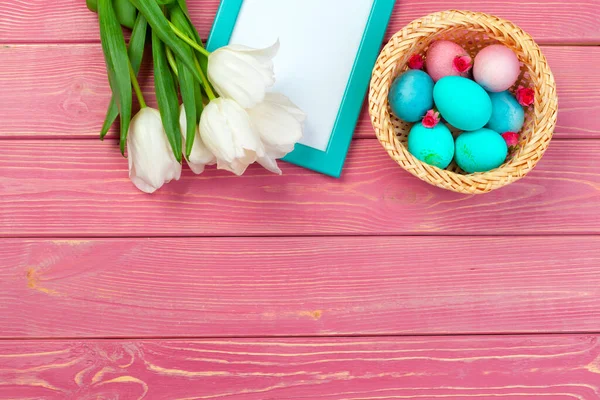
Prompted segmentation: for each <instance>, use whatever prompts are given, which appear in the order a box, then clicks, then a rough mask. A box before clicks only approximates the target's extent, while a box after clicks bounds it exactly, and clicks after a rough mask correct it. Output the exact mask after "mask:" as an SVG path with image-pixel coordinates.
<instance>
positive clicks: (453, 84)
mask: <svg viewBox="0 0 600 400" xmlns="http://www.w3.org/2000/svg"><path fill="white" fill-rule="evenodd" d="M433 99H434V101H435V105H436V107H437V109H438V111H439V112H440V114H441V115H442V117H444V119H445V120H446V121H448V123H449V124H450V125H452V126H454V127H456V128H458V129H460V130H463V131H476V130H477V129H480V128H483V127H484V126H485V125H486V124H487V123H488V122H489V120H490V117H491V116H492V101H491V100H490V96H489V95H488V93H487V92H486V91H485V90H484V89H483V88H482V87H481V86H479V85H478V84H477V83H475V82H474V81H472V80H470V79H467V78H463V77H460V76H446V77H444V78H442V79H440V80H439V81H438V82H437V83H436V84H435V87H434V88H433Z"/></svg>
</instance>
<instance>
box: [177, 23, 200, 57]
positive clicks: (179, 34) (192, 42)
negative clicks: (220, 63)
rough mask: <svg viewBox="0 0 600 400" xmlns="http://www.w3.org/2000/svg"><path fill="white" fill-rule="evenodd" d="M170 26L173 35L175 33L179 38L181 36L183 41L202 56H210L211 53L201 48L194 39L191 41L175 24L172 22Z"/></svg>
mask: <svg viewBox="0 0 600 400" xmlns="http://www.w3.org/2000/svg"><path fill="white" fill-rule="evenodd" d="M169 26H171V29H172V30H173V33H175V34H176V35H177V36H179V37H180V38H181V40H183V41H184V42H186V43H187V44H189V45H190V46H192V47H193V48H194V49H195V50H196V51H198V52H199V53H200V54H202V55H204V56H206V57H208V56H210V51H208V50H206V49H205V48H204V47H202V46H200V45H199V44H198V43H196V41H194V39H191V38H190V37H188V36H187V35H186V34H185V33H183V32H181V31H180V30H179V29H178V28H177V27H176V26H175V25H173V23H172V22H171V21H169Z"/></svg>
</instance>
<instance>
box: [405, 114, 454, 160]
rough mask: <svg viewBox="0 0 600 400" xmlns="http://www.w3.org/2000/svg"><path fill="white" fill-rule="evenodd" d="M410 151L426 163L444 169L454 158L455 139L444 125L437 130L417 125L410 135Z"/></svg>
mask: <svg viewBox="0 0 600 400" xmlns="http://www.w3.org/2000/svg"><path fill="white" fill-rule="evenodd" d="M408 151H409V152H410V153H411V154H412V155H413V156H415V157H416V158H417V159H419V160H421V161H423V162H424V163H426V164H429V165H433V166H436V167H438V168H442V169H444V168H446V167H447V166H448V165H450V163H451V162H452V158H453V157H454V138H453V137H452V133H451V132H450V129H448V128H447V127H446V125H444V124H437V126H436V127H435V128H425V127H424V126H423V124H421V123H419V124H415V125H414V126H413V127H412V129H411V130H410V132H409V134H408Z"/></svg>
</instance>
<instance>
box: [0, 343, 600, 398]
mask: <svg viewBox="0 0 600 400" xmlns="http://www.w3.org/2000/svg"><path fill="white" fill-rule="evenodd" d="M598 374H600V346H599V345H598V336H596V335H593V336H571V335H565V336H562V335H561V336H521V337H510V336H503V337H430V338H372V339H369V338H347V339H327V340H325V339H297V340H292V339H285V340H264V339H261V340H259V339H256V340H221V341H198V340H185V341H172V340H153V341H140V340H118V341H54V342H49V341H3V342H1V343H0V398H2V399H14V398H19V399H24V398H35V399H42V398H43V399H65V398H85V399H92V398H94V399H96V398H103V399H105V398H106V399H108V398H111V399H113V398H115V399H116V398H119V399H125V400H129V399H213V398H219V399H243V400H253V399H330V400H342V399H343V400H350V399H352V400H358V399H361V400H365V399H440V398H451V399H461V400H462V399H465V400H466V399H491V398H502V399H509V400H520V399H537V398H539V399H552V400H572V399H580V400H584V399H585V400H594V399H599V398H600V394H599V392H598V379H599V376H598Z"/></svg>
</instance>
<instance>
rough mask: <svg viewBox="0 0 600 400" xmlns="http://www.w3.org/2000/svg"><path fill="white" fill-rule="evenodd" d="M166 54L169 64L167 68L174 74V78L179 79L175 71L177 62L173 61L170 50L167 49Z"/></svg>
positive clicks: (177, 72)
mask: <svg viewBox="0 0 600 400" xmlns="http://www.w3.org/2000/svg"><path fill="white" fill-rule="evenodd" d="M166 53H167V61H168V62H169V66H170V67H171V70H172V71H173V73H174V74H175V77H177V78H179V71H178V70H177V61H175V57H174V56H173V52H172V51H171V49H170V48H168V47H167V48H166Z"/></svg>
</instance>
